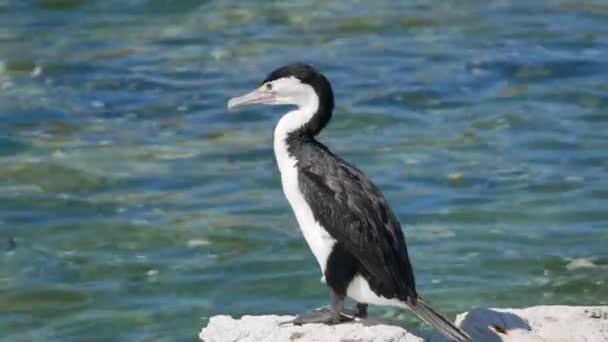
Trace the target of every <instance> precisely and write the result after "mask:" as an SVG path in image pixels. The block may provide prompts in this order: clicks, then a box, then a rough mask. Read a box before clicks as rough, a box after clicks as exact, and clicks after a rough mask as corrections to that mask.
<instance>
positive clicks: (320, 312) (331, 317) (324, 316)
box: [279, 306, 353, 325]
mask: <svg viewBox="0 0 608 342" xmlns="http://www.w3.org/2000/svg"><path fill="white" fill-rule="evenodd" d="M352 320H353V317H349V316H348V315H344V314H339V313H337V312H335V311H334V310H332V309H331V307H327V306H326V307H322V308H319V309H315V310H313V311H309V312H305V313H303V314H300V315H298V316H297V317H296V318H294V319H292V320H289V321H285V322H281V323H279V325H287V324H294V325H303V324H309V323H321V324H329V325H333V324H338V323H342V322H349V321H352Z"/></svg>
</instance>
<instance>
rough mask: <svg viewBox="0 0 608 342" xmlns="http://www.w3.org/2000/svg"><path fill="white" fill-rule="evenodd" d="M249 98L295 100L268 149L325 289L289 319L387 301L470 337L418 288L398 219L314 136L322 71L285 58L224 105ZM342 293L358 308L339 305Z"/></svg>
mask: <svg viewBox="0 0 608 342" xmlns="http://www.w3.org/2000/svg"><path fill="white" fill-rule="evenodd" d="M255 103H259V104H267V105H294V106H296V108H295V110H292V111H290V112H288V113H287V114H285V115H283V117H282V118H281V119H280V120H279V122H278V124H277V125H276V127H275V130H274V153H275V157H276V160H277V164H278V167H279V171H280V173H281V183H282V186H283V192H284V193H285V197H287V200H288V201H289V204H290V205H291V207H292V209H293V212H294V214H295V216H296V219H297V221H298V225H299V226H300V229H301V230H302V233H303V235H304V238H305V239H306V242H307V243H308V246H309V247H310V249H311V250H312V253H313V254H314V256H315V258H316V259H317V262H318V263H319V266H320V267H321V273H322V280H324V282H325V283H326V284H327V285H328V286H329V288H330V289H331V305H330V306H329V307H327V308H325V309H322V310H315V311H312V312H308V313H304V314H301V315H299V316H297V317H296V318H295V319H294V320H293V321H290V322H288V323H294V324H305V323H326V324H335V323H339V322H341V321H346V320H350V319H352V317H353V316H358V317H364V316H365V315H366V312H367V304H374V305H390V306H396V307H401V308H409V309H411V310H412V311H413V312H414V313H416V315H418V316H419V317H420V318H421V319H422V320H424V321H425V322H427V323H428V324H430V325H432V326H433V327H435V328H436V329H437V330H439V332H441V333H442V334H443V335H445V336H446V337H448V338H450V339H452V340H454V341H458V342H465V341H471V339H470V337H469V336H468V335H467V334H466V333H464V332H463V331H462V330H460V329H459V328H458V327H456V326H455V325H454V324H453V323H452V322H451V321H450V320H448V319H447V318H445V317H444V316H442V315H441V314H439V313H438V312H437V311H436V310H434V309H433V308H431V307H430V306H429V305H428V304H427V303H426V302H424V301H423V300H422V299H421V298H420V296H419V295H418V293H417V292H416V284H415V281H414V274H413V271H412V266H411V264H410V258H409V256H408V252H407V247H406V245H405V238H404V236H403V232H402V231H401V225H400V224H399V221H398V220H397V218H396V217H395V214H394V213H393V211H392V210H391V208H390V207H389V205H388V203H387V201H386V199H385V198H384V196H383V195H382V193H381V192H380V190H379V189H378V187H376V186H375V185H374V184H373V183H372V182H371V181H370V180H369V179H368V178H367V177H366V176H365V174H363V173H362V172H361V171H359V170H358V169H356V168H355V167H354V166H352V165H351V164H349V163H348V162H346V161H345V160H343V159H342V158H340V157H338V156H337V155H335V154H333V153H332V152H331V151H330V150H329V149H328V148H327V147H326V146H325V145H323V144H321V143H320V142H319V141H317V140H316V139H315V136H316V135H317V134H318V133H319V132H320V131H321V130H322V129H323V128H324V127H325V126H326V125H327V123H328V122H329V120H330V119H331V116H332V112H333V109H334V94H333V91H332V87H331V85H330V83H329V81H328V80H327V78H325V76H323V75H322V74H321V73H320V72H318V71H317V70H316V69H314V68H313V67H311V66H309V65H306V64H303V63H293V64H288V65H285V66H283V67H280V68H278V69H276V70H274V71H272V72H271V73H270V74H268V76H267V77H266V78H265V79H264V80H263V81H262V82H261V83H260V85H259V87H258V88H257V89H255V90H254V91H252V92H250V93H248V94H245V95H243V96H239V97H235V98H232V99H230V101H229V102H228V108H229V109H232V108H234V107H237V106H241V105H245V104H255ZM346 296H348V297H350V298H352V299H354V300H355V301H356V302H357V306H356V307H357V309H356V310H348V309H345V308H344V306H343V302H344V298H345V297H346Z"/></svg>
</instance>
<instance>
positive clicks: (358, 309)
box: [342, 303, 367, 318]
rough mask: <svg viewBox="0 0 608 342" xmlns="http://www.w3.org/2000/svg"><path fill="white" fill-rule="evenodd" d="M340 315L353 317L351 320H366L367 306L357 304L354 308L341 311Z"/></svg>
mask: <svg viewBox="0 0 608 342" xmlns="http://www.w3.org/2000/svg"><path fill="white" fill-rule="evenodd" d="M342 314H344V315H346V316H349V317H353V318H366V317H367V304H363V303H357V305H355V307H354V308H352V309H347V308H344V309H342Z"/></svg>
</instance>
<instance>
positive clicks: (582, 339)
mask: <svg viewBox="0 0 608 342" xmlns="http://www.w3.org/2000/svg"><path fill="white" fill-rule="evenodd" d="M456 324H457V325H458V326H460V327H461V328H462V329H463V330H465V331H466V332H467V333H469V335H470V336H471V337H472V338H473V340H474V341H483V342H503V341H504V342H519V341H521V342H608V306H560V305H548V306H535V307H530V308H526V309H475V310H472V311H469V312H467V313H464V314H460V315H458V317H457V318H456ZM497 327H498V329H497ZM500 331H503V332H506V334H505V333H502V332H500ZM429 342H447V339H445V338H444V337H443V336H441V335H439V334H437V333H434V334H433V335H432V336H431V338H430V339H429Z"/></svg>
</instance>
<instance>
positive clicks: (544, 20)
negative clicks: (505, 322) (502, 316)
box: [0, 0, 608, 341]
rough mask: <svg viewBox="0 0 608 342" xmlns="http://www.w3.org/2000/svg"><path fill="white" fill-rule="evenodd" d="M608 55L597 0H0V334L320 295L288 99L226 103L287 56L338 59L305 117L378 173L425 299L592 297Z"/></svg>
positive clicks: (290, 307) (124, 335) (128, 327)
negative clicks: (285, 177) (329, 85)
mask: <svg viewBox="0 0 608 342" xmlns="http://www.w3.org/2000/svg"><path fill="white" fill-rule="evenodd" d="M607 57H608V5H607V4H606V2H605V1H602V0H597V1H592V0H584V1H568V0H563V1H558V0H554V1H536V2H535V1H499V0H495V1H462V2H452V1H440V0H436V1H431V0H428V1H412V2H407V3H406V2H400V1H380V2H371V1H370V2H367V1H357V2H346V1H343V2H333V3H329V4H328V3H326V2H323V1H311V2H307V1H293V2H289V3H283V2H266V1H248V2H243V3H239V2H229V1H194V0H190V1H169V0H122V1H118V0H106V1H83V0H28V1H24V0H0V339H1V340H2V341H81V340H100V341H107V340H123V341H174V340H177V341H191V340H194V339H195V337H196V335H197V333H198V331H199V330H200V328H201V327H202V326H203V325H204V324H205V323H206V321H207V319H208V317H209V316H211V315H214V314H219V313H224V314H232V315H242V314H259V313H284V314H287V313H291V314H295V313H298V312H300V311H303V310H306V309H310V308H312V307H317V306H320V305H323V304H325V303H326V301H327V298H328V293H327V289H326V288H325V286H324V285H322V284H321V283H320V282H319V278H320V274H319V271H318V267H317V265H316V262H315V261H314V259H313V257H312V255H311V253H310V252H309V251H308V249H307V247H306V246H305V242H304V240H303V238H302V237H301V235H300V232H299V230H298V228H297V226H296V223H295V220H294V218H293V216H292V213H291V210H290V208H289V207H288V204H287V202H286V200H285V199H284V197H283V194H282V191H281V189H280V182H279V175H278V171H277V170H276V167H275V164H274V156H273V153H272V130H273V127H274V124H275V123H276V121H277V120H278V118H279V116H280V114H281V113H282V112H283V111H285V108H276V107H273V108H259V107H258V108H247V109H245V110H242V111H238V112H230V113H228V112H227V111H226V110H225V105H226V101H227V99H228V98H229V97H231V96H234V95H238V94H241V93H243V92H244V91H247V90H249V89H251V88H252V87H254V86H255V85H257V83H258V82H259V81H260V80H261V79H262V78H263V77H264V75H265V74H266V73H267V72H268V71H270V70H272V69H274V68H275V67H277V66H280V65H282V64H284V63H286V62H289V61H293V60H303V61H306V62H308V63H311V64H314V65H316V66H317V67H319V68H320V69H321V70H322V71H323V72H324V73H325V74H326V75H327V76H328V77H329V79H330V80H331V81H332V82H333V84H334V89H335V93H336V101H337V109H336V113H335V116H334V119H333V121H332V123H331V124H330V126H329V127H328V128H327V129H326V130H325V131H324V132H323V133H322V134H321V136H320V140H322V141H323V142H325V143H326V144H327V145H328V146H330V147H331V148H332V149H333V150H334V151H336V152H337V153H338V154H340V155H342V156H343V157H344V158H346V159H348V160H350V161H351V162H353V163H354V164H355V165H357V166H358V167H359V168H360V169H362V170H363V171H364V172H366V173H367V174H368V175H369V176H370V177H371V178H372V179H373V180H374V181H375V182H376V183H377V184H378V185H379V187H380V188H381V189H382V190H383V191H384V193H385V195H386V197H387V198H388V199H389V201H390V203H391V204H392V206H393V208H394V210H395V212H396V213H397V215H398V217H399V218H400V220H401V221H402V222H403V225H404V230H405V232H406V236H407V239H408V244H409V247H410V254H411V257H412V259H413V263H414V267H415V272H416V275H417V281H418V288H419V292H420V293H422V294H423V295H424V296H425V297H426V298H428V299H429V301H430V302H432V303H433V304H434V305H435V306H437V307H438V308H440V309H441V311H444V312H446V313H448V314H450V315H453V314H455V313H457V312H461V311H465V310H467V309H470V308H473V307H479V306H490V307H516V306H527V305H535V304H597V303H606V302H607V301H608V179H607V177H606V176H607V174H608V62H607V60H608V58H607ZM372 314H373V315H377V316H383V317H386V318H391V319H395V320H397V321H400V322H403V324H404V325H406V326H409V327H412V326H417V325H418V324H419V323H418V321H417V320H416V319H415V318H413V317H411V315H409V314H408V313H403V312H400V311H399V310H395V309H390V308H374V309H373V311H372Z"/></svg>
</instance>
